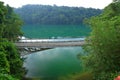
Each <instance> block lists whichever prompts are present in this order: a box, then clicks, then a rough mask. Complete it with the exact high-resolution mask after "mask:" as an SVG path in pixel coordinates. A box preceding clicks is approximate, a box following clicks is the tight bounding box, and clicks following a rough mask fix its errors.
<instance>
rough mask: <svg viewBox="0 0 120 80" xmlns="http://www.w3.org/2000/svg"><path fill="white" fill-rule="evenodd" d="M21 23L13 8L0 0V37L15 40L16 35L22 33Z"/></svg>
mask: <svg viewBox="0 0 120 80" xmlns="http://www.w3.org/2000/svg"><path fill="white" fill-rule="evenodd" d="M21 25H22V21H21V20H20V19H19V17H18V16H17V15H16V14H15V13H14V12H13V9H12V8H11V7H10V6H8V5H7V6H4V5H3V2H0V38H7V39H8V40H10V41H16V40H17V39H18V36H21V35H22V31H21Z"/></svg>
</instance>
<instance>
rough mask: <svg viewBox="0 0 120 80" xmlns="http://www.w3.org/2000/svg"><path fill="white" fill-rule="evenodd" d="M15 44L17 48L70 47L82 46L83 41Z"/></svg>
mask: <svg viewBox="0 0 120 80" xmlns="http://www.w3.org/2000/svg"><path fill="white" fill-rule="evenodd" d="M15 45H16V46H17V47H19V48H24V47H28V48H31V47H39V48H54V47H70V46H82V45H84V41H66V42H16V43H15Z"/></svg>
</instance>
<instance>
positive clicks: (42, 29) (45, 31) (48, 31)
mask: <svg viewBox="0 0 120 80" xmlns="http://www.w3.org/2000/svg"><path fill="white" fill-rule="evenodd" d="M22 31H23V32H24V36H26V37H28V38H42V39H43V38H47V39H49V38H71V37H72V38H74V37H84V36H88V35H89V32H90V28H89V27H88V26H87V25H83V24H82V25H24V26H23V27H22Z"/></svg>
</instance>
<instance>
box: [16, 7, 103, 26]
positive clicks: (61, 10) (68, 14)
mask: <svg viewBox="0 0 120 80" xmlns="http://www.w3.org/2000/svg"><path fill="white" fill-rule="evenodd" d="M15 12H16V13H17V14H19V15H20V17H21V18H22V19H23V21H24V22H25V24H81V23H83V20H84V19H85V18H90V17H91V16H97V15H99V14H100V13H101V12H102V10H100V9H93V8H83V7H67V6H61V7H58V6H56V5H54V6H50V5H25V6H23V7H21V8H17V9H15Z"/></svg>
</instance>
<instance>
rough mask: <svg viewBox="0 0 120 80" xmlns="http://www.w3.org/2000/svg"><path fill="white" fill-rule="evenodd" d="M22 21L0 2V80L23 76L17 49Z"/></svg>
mask: <svg viewBox="0 0 120 80" xmlns="http://www.w3.org/2000/svg"><path fill="white" fill-rule="evenodd" d="M21 26H22V21H21V20H20V18H19V17H18V16H17V15H16V14H15V13H14V12H13V9H12V8H11V7H10V6H9V5H6V6H5V5H4V3H3V2H1V1H0V80H21V79H22V77H23V76H24V70H23V68H22V65H23V60H22V59H21V58H20V53H19V51H18V49H17V47H16V46H15V45H14V44H13V42H14V41H16V40H18V36H21V35H22V32H21Z"/></svg>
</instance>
